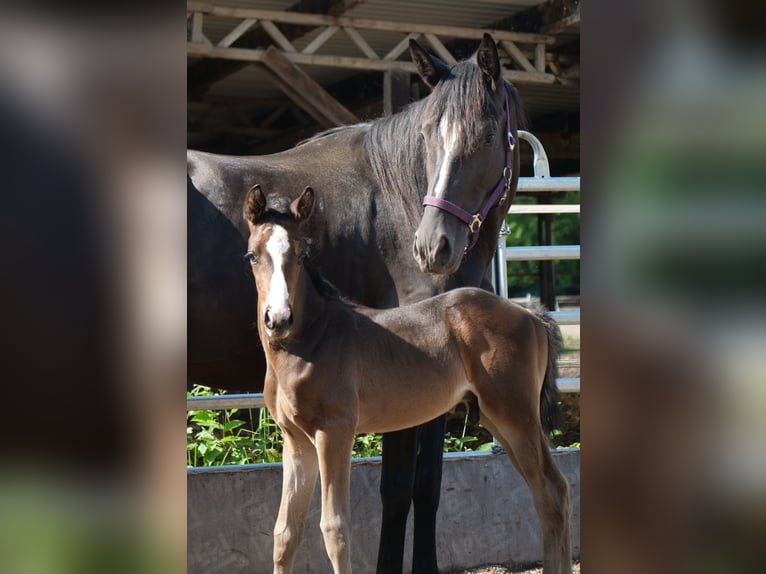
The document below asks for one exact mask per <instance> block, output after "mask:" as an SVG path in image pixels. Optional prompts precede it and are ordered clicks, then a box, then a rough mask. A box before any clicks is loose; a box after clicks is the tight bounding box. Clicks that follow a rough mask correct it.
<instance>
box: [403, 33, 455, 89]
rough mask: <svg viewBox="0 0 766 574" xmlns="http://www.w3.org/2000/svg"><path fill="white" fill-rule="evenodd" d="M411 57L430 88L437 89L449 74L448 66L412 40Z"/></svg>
mask: <svg viewBox="0 0 766 574" xmlns="http://www.w3.org/2000/svg"><path fill="white" fill-rule="evenodd" d="M410 56H411V57H412V61H413V62H414V64H415V67H416V68H417V69H418V74H420V77H421V78H423V81H424V82H425V83H426V85H427V86H428V87H429V88H432V89H433V88H434V87H436V84H438V83H439V80H441V79H442V78H443V77H444V76H446V75H447V74H448V73H449V66H448V65H447V64H445V63H444V62H442V61H441V60H440V59H439V58H437V57H436V56H432V55H431V54H429V53H428V52H426V51H425V50H424V49H423V48H421V46H420V44H418V43H417V42H416V41H415V40H412V39H410Z"/></svg>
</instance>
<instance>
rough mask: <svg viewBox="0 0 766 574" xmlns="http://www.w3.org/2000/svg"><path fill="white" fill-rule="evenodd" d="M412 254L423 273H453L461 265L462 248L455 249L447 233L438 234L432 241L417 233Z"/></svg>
mask: <svg viewBox="0 0 766 574" xmlns="http://www.w3.org/2000/svg"><path fill="white" fill-rule="evenodd" d="M412 255H413V256H414V257H415V261H417V262H418V265H419V266H420V270H421V271H422V272H423V273H431V274H433V275H452V274H453V273H454V272H455V271H457V270H458V267H460V262H461V261H462V259H463V257H462V255H463V252H462V250H455V248H454V245H453V244H452V242H451V241H450V240H449V238H448V237H447V236H446V235H438V236H437V237H435V238H434V239H432V240H431V241H424V240H422V239H421V237H420V235H419V234H417V233H416V234H415V242H414V243H413V245H412Z"/></svg>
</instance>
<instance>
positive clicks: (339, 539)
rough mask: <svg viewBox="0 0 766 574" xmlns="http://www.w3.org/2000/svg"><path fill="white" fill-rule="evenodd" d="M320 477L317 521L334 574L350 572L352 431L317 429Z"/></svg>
mask: <svg viewBox="0 0 766 574" xmlns="http://www.w3.org/2000/svg"><path fill="white" fill-rule="evenodd" d="M314 441H315V444H316V447H317V452H318V453H319V474H320V476H321V477H322V518H321V520H320V522H319V524H320V527H321V529H322V536H323V537H324V545H325V549H326V550H327V555H328V556H329V557H330V562H331V563H332V568H333V572H334V573H335V574H350V573H351V531H350V525H351V500H350V497H351V494H350V489H351V448H352V446H353V444H354V431H353V428H350V429H349V430H348V431H337V432H333V433H331V434H330V433H327V432H325V431H321V430H320V431H317V433H316V436H315V438H314Z"/></svg>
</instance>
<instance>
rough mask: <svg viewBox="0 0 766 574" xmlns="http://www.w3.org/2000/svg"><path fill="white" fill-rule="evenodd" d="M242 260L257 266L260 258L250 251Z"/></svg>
mask: <svg viewBox="0 0 766 574" xmlns="http://www.w3.org/2000/svg"><path fill="white" fill-rule="evenodd" d="M242 259H244V260H245V261H248V262H249V263H250V264H251V265H255V264H256V263H258V256H257V255H256V254H255V253H253V252H252V251H248V252H247V253H245V254H244V255H243V256H242Z"/></svg>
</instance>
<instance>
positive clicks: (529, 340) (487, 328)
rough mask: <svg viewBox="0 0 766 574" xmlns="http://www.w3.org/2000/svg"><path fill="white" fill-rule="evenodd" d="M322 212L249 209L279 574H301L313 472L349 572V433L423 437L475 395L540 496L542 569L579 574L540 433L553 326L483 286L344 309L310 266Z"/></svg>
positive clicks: (337, 554)
mask: <svg viewBox="0 0 766 574" xmlns="http://www.w3.org/2000/svg"><path fill="white" fill-rule="evenodd" d="M314 202H315V194H314V191H313V190H312V188H311V187H307V188H306V189H305V190H304V192H303V193H302V194H301V195H300V196H299V197H298V198H297V199H295V200H294V201H293V202H292V203H291V204H289V206H288V205H285V203H286V202H285V201H280V200H279V198H278V199H277V200H276V201H275V202H274V203H271V204H268V203H267V200H266V197H265V196H264V194H263V192H262V191H261V188H260V187H259V186H257V185H256V186H255V187H254V188H253V189H251V190H250V191H249V192H248V194H247V196H246V198H245V203H244V206H243V210H244V214H245V217H246V219H247V221H248V225H249V227H250V237H249V239H248V243H247V249H248V251H247V258H248V260H249V261H250V263H251V267H252V272H253V276H254V277H255V284H256V287H257V290H258V317H259V320H258V331H259V333H260V336H261V340H262V341H263V342H264V348H265V350H266V360H267V371H266V379H265V388H264V398H265V400H266V404H267V406H268V407H269V411H270V412H271V413H272V415H273V416H274V418H275V420H276V421H277V423H278V424H279V426H280V428H281V429H282V432H283V435H284V465H283V469H284V470H283V482H282V501H281V504H280V508H279V516H278V518H277V522H276V525H275V527H274V572H275V574H277V573H279V574H282V573H284V574H289V573H290V572H292V568H293V562H294V559H295V553H296V551H297V549H298V545H299V544H300V541H301V538H302V535H303V529H304V524H305V519H306V516H307V514H308V510H309V505H310V503H311V498H312V494H313V492H314V485H315V483H316V478H317V473H319V474H320V476H321V493H322V515H321V521H320V526H321V529H322V535H323V536H324V542H325V548H326V550H327V554H328V556H329V557H330V561H331V562H332V567H333V571H334V572H335V574H349V573H350V572H351V551H350V545H351V532H350V524H351V518H350V507H351V502H350V495H349V488H350V480H351V447H352V445H353V443H354V435H355V434H357V433H366V432H390V431H396V430H400V429H405V428H408V427H412V426H415V425H417V424H420V423H423V422H426V421H428V420H429V419H432V418H433V417H436V416H439V415H440V414H441V413H443V412H445V411H447V410H449V409H451V408H452V407H454V406H455V404H457V403H458V402H460V401H461V400H464V399H465V398H467V397H470V398H471V399H472V400H474V401H476V402H477V403H478V406H479V409H480V411H481V413H482V422H483V423H484V425H485V426H487V428H489V429H491V431H492V433H493V434H494V435H495V437H496V438H497V439H498V440H499V441H500V442H501V444H502V445H503V446H504V447H505V450H506V452H507V454H508V457H509V458H510V459H511V461H512V462H513V464H514V465H515V466H516V468H517V469H518V471H519V472H520V473H521V475H522V476H523V477H524V480H525V481H526V483H527V485H528V486H529V488H530V490H531V492H532V500H533V502H534V506H535V509H536V510H537V515H538V517H539V519H540V525H541V527H542V532H543V548H544V560H543V568H544V571H545V572H546V573H547V574H561V573H565V572H571V542H570V509H569V486H568V484H567V482H566V480H565V479H564V477H563V475H562V474H561V472H560V471H559V470H558V468H557V467H556V465H555V463H554V462H553V457H552V456H551V454H550V451H549V449H548V443H547V440H546V432H548V431H549V430H550V429H549V428H545V427H546V426H547V425H546V423H547V422H548V421H550V417H551V416H552V413H553V412H555V411H556V409H557V404H556V400H557V398H558V394H557V392H556V375H557V368H556V358H557V357H558V351H559V347H560V345H561V335H560V333H559V331H558V327H557V326H556V324H555V323H554V322H553V320H551V319H550V318H548V317H546V316H543V315H537V314H534V313H532V312H530V311H527V310H526V309H524V308H523V307H521V306H519V305H516V304H515V303H513V302H511V301H509V300H507V299H503V298H501V297H498V296H497V295H494V294H492V293H489V292H487V291H484V290H481V289H478V288H475V287H466V288H461V289H456V290H452V291H449V292H447V293H443V294H441V295H437V296H435V297H431V298H428V299H425V300H423V301H420V302H418V303H413V304H411V305H405V306H402V307H396V308H393V309H384V310H378V309H372V308H370V307H363V306H359V305H355V304H352V303H350V302H348V301H347V300H344V299H342V298H341V297H340V296H339V295H338V292H337V290H336V289H335V288H334V287H333V286H332V285H331V284H329V283H327V282H326V280H324V279H323V278H322V276H321V275H320V274H319V272H318V271H317V270H316V269H315V268H314V265H313V263H312V261H311V259H310V258H308V256H307V250H306V249H307V245H306V243H305V241H304V236H303V234H302V227H303V225H304V224H305V222H306V221H307V220H308V219H309V216H310V215H311V212H312V210H313V207H314ZM478 544H481V542H478Z"/></svg>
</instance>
